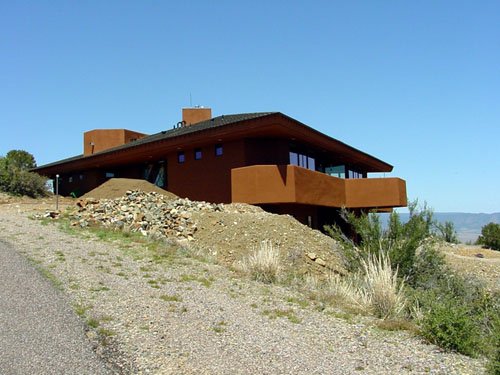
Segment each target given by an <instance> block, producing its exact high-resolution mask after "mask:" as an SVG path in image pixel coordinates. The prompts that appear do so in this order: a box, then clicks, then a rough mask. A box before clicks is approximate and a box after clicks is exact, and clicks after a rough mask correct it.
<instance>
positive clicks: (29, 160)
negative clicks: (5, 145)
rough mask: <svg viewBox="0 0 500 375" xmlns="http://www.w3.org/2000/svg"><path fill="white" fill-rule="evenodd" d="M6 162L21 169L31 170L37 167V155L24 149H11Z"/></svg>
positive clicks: (6, 156)
mask: <svg viewBox="0 0 500 375" xmlns="http://www.w3.org/2000/svg"><path fill="white" fill-rule="evenodd" d="M5 162H6V163H7V165H8V166H9V167H14V168H17V169H20V170H29V169H32V168H35V167H36V162H35V157H34V156H33V155H31V154H30V153H29V152H27V151H24V150H10V151H9V152H7V155H5Z"/></svg>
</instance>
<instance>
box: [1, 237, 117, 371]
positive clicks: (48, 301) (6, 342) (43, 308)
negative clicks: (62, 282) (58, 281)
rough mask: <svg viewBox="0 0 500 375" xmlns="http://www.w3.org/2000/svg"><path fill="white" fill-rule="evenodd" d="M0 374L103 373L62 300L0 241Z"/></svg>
mask: <svg viewBox="0 0 500 375" xmlns="http://www.w3.org/2000/svg"><path fill="white" fill-rule="evenodd" d="M0 373H1V374H106V373H108V372H107V370H106V368H105V366H104V364H103V363H102V362H101V361H100V360H99V358H98V357H97V355H96V354H95V353H94V352H93V351H92V348H91V344H90V342H89V341H88V340H87V338H86V336H85V332H84V327H83V324H82V322H81V321H80V320H79V318H78V317H77V316H76V315H75V314H74V312H73V311H72V310H71V308H70V307H69V306H68V303H67V301H66V300H65V298H64V296H63V295H62V294H61V293H60V292H59V291H58V290H56V289H55V288H54V286H53V285H52V284H51V283H50V282H49V281H48V280H46V279H45V278H44V277H43V276H42V275H40V274H39V273H38V272H37V271H36V270H35V269H34V268H33V267H32V266H31V265H30V264H29V262H27V261H26V259H24V258H23V257H22V256H21V255H20V254H18V253H17V252H16V251H15V250H14V249H13V248H12V247H11V246H10V245H9V244H7V243H5V242H3V241H0Z"/></svg>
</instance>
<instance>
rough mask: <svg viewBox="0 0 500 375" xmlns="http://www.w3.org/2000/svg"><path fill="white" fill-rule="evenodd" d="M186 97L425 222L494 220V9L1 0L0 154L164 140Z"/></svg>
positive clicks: (58, 155)
mask: <svg viewBox="0 0 500 375" xmlns="http://www.w3.org/2000/svg"><path fill="white" fill-rule="evenodd" d="M190 94H191V95H192V103H193V105H204V106H209V107H211V108H212V109H213V114H214V115H220V114H230V113H239V112H261V111H280V112H283V113H285V114H287V115H289V116H291V117H294V118H296V119H297V120H299V121H302V122H304V123H306V124H308V125H310V126H312V127H314V128H316V129H318V130H320V131H322V132H324V133H326V134H328V135H330V136H332V137H334V138H337V139H339V140H341V141H343V142H346V143H348V144H351V145H352V146H354V147H356V148H359V149H361V150H363V151H365V152H368V153H370V154H372V155H374V156H376V157H378V158H380V159H382V160H384V161H387V162H389V163H391V164H393V165H394V171H393V173H391V174H388V175H387V176H398V177H402V178H404V179H405V180H406V181H407V189H408V195H409V197H410V198H411V199H415V198H418V199H419V200H420V201H427V203H428V204H429V205H430V206H431V207H433V208H434V209H435V210H436V211H461V212H498V211H500V151H499V148H500V2H499V1H498V0H496V1H481V0H478V1H456V0H455V1H399V2H394V1H375V0H371V1H343V2H340V1H271V0H268V1H251V2H250V1H248V2H242V1H159V0H156V1H145V0H141V1H139V0H137V1H122V0H120V1H102V0H99V1H54V0H51V1H43V0H37V1H9V0H0V128H1V129H2V136H1V137H0V155H5V153H7V152H8V151H9V150H11V149H24V150H27V151H29V152H31V153H32V154H33V155H34V156H35V158H36V160H37V162H38V164H39V165H41V164H45V163H49V162H53V161H56V160H60V159H63V158H66V157H69V156H74V155H77V154H80V153H81V152H82V148H83V135H82V133H83V132H84V131H86V130H91V129H95V128H129V129H132V130H137V131H141V132H145V133H156V132H158V131H161V130H164V129H170V128H171V127H172V126H173V125H174V124H175V123H176V122H177V121H179V120H180V116H181V108H182V107H186V106H189V105H190Z"/></svg>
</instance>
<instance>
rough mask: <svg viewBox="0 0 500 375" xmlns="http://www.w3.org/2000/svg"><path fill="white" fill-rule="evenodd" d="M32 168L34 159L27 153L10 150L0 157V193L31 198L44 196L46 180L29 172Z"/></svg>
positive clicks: (34, 165)
mask: <svg viewBox="0 0 500 375" xmlns="http://www.w3.org/2000/svg"><path fill="white" fill-rule="evenodd" d="M34 167H36V162H35V158H34V157H33V155H31V154H30V153H29V152H27V151H23V150H11V151H9V152H8V153H7V155H6V156H5V157H0V191H4V192H6V193H10V194H14V195H26V196H29V197H33V198H37V197H43V196H46V195H47V194H48V191H47V186H46V182H47V179H46V178H45V177H42V176H40V175H38V174H36V173H33V172H29V169H31V168H34Z"/></svg>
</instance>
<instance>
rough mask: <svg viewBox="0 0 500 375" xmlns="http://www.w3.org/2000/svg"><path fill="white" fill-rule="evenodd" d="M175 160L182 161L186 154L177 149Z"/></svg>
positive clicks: (184, 159)
mask: <svg viewBox="0 0 500 375" xmlns="http://www.w3.org/2000/svg"><path fill="white" fill-rule="evenodd" d="M177 161H178V162H179V163H184V162H185V161H186V155H184V151H179V152H178V153H177Z"/></svg>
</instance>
